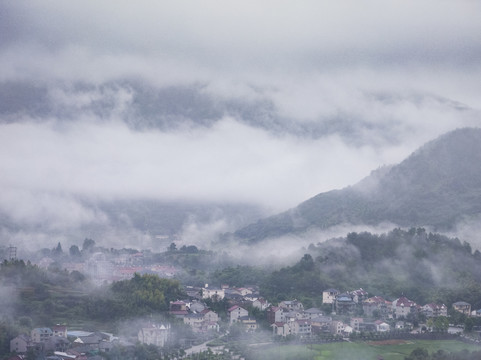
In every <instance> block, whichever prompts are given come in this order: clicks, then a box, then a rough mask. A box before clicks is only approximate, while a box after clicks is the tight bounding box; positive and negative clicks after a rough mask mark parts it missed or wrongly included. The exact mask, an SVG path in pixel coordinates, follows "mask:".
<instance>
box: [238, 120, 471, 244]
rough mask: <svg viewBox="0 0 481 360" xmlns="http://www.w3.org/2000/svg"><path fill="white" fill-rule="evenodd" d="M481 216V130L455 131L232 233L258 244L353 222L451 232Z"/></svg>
mask: <svg viewBox="0 0 481 360" xmlns="http://www.w3.org/2000/svg"><path fill="white" fill-rule="evenodd" d="M476 214H481V128H462V129H456V130H454V131H451V132H449V133H446V134H444V135H441V136H440V137H438V138H436V139H434V140H432V141H429V142H428V143H426V144H425V145H423V146H421V147H420V148H419V149H417V150H416V151H414V152H413V153H412V154H411V155H410V156H408V157H407V158H406V159H405V160H403V161H402V162H401V163H399V164H397V165H392V166H386V167H382V168H380V169H377V170H375V171H373V172H372V173H371V175H369V176H368V177H366V178H364V179H363V180H361V181H360V182H358V183H357V184H354V185H352V186H348V187H346V188H343V189H339V190H331V191H328V192H323V193H320V194H318V195H315V196H314V197H312V198H310V199H308V200H306V201H304V202H302V203H300V204H299V205H298V206H297V207H295V208H292V209H289V210H287V211H285V212H283V213H280V214H277V215H274V216H271V217H268V218H265V219H261V220H259V221H257V222H256V223H253V224H250V225H248V226H246V227H243V228H241V229H239V230H237V231H236V232H234V233H233V236H234V237H235V238H237V239H240V240H242V241H247V242H257V241H260V240H263V239H265V238H273V237H278V236H283V235H287V234H289V233H300V232H304V231H306V230H308V229H311V228H321V229H322V228H328V227H330V226H334V225H339V224H343V223H349V224H353V225H360V224H366V225H377V224H380V223H383V222H391V223H394V224H397V225H399V226H430V227H433V228H434V229H438V230H447V229H451V228H453V227H454V226H455V223H456V221H458V220H460V219H461V218H462V217H464V216H472V215H476Z"/></svg>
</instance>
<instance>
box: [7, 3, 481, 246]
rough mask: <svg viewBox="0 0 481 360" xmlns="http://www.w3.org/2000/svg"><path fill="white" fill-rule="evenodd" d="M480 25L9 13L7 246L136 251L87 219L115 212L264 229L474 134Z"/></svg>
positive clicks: (399, 11)
mask: <svg viewBox="0 0 481 360" xmlns="http://www.w3.org/2000/svg"><path fill="white" fill-rule="evenodd" d="M480 11H481V5H480V4H479V3H478V2H474V1H469V0H466V1H457V2H441V3H440V2H438V1H426V2H423V3H422V4H419V3H415V2H411V1H408V2H401V1H395V2H390V3H389V4H386V3H385V2H382V1H374V0H373V1H368V2H366V3H363V4H360V3H358V2H356V1H343V2H340V3H336V4H333V3H330V2H324V1H321V2H318V1H301V2H296V4H292V3H290V2H285V1H281V2H279V1H276V2H273V1H261V2H253V1H248V2H243V3H242V4H225V3H222V2H219V1H207V2H205V3H203V4H202V6H201V5H199V4H192V3H190V2H186V1H167V2H162V3H157V2H152V1H142V2H140V3H135V4H130V3H128V2H118V1H115V2H114V1H102V2H98V1H95V2H94V1H73V2H68V3H65V2H62V1H51V2H49V3H48V4H45V3H44V2H41V1H28V2H27V1H15V2H3V3H2V4H1V5H0V12H1V13H2V14H3V16H2V23H1V24H0V31H1V33H2V36H1V38H0V66H1V68H2V72H1V74H0V166H1V169H2V171H1V173H0V186H1V187H2V195H1V196H0V219H1V225H2V228H3V231H2V240H1V241H2V242H3V243H8V242H11V241H17V240H16V239H18V238H19V237H22V238H23V239H25V238H29V239H31V240H29V242H31V243H37V244H39V245H41V242H42V240H41V239H42V238H45V237H48V236H53V239H52V240H54V239H55V240H54V241H53V242H54V243H55V241H56V239H57V238H59V239H60V238H65V237H67V238H70V239H71V237H72V236H77V238H76V239H73V240H71V242H72V243H75V242H77V243H78V242H79V240H78V239H82V238H83V237H85V236H87V235H88V234H85V232H86V230H85V229H86V228H89V227H92V226H93V227H101V226H104V229H105V230H104V231H103V232H102V233H101V234H102V235H101V236H102V237H105V239H111V240H109V242H110V241H112V244H115V243H116V242H118V243H119V244H123V243H136V242H138V239H140V238H142V237H143V236H144V235H143V234H138V233H137V232H138V231H139V230H138V229H135V228H133V229H132V231H131V232H127V233H126V234H124V235H119V234H118V233H115V230H114V222H113V221H112V219H111V217H110V216H109V214H106V213H105V212H104V211H103V210H102V209H100V208H99V207H98V206H96V205H95V204H97V202H99V201H114V200H117V199H155V200H158V201H173V202H177V201H183V202H185V201H190V202H196V203H205V202H211V203H216V204H251V205H253V206H256V207H258V209H259V210H258V211H259V215H264V216H265V215H270V214H274V213H276V212H280V211H284V210H286V209H288V208H290V207H293V206H295V205H297V204H298V203H300V202H301V201H304V200H306V199H307V198H309V197H311V196H314V195H316V194H318V193H320V192H323V191H328V190H331V189H337V188H342V187H344V186H347V185H352V184H354V183H356V182H357V181H359V180H361V179H362V178H364V177H365V176H367V175H368V174H369V173H370V171H371V170H373V169H376V168H378V167H379V166H382V165H385V164H394V163H397V162H399V161H401V160H402V159H404V158H405V157H406V156H408V155H409V154H410V153H411V152H412V151H414V150H415V149H416V148H418V147H419V146H421V145H422V144H424V143H425V142H426V141H428V140H431V139H433V138H435V137H437V136H438V135H440V134H442V133H445V132H447V131H449V130H452V129H455V128H458V127H462V126H476V125H477V124H479V114H480V111H479V110H480V102H481V100H480V99H481V96H480V93H481V85H480V84H481V67H480V64H479V57H480V55H481V40H480V38H479V36H478V34H479V33H480V30H481V29H480V27H481V24H480V22H479V18H478V16H477V14H479V13H480ZM86 201H87V203H88V205H86ZM92 204H94V205H93V206H92ZM128 221H129V219H128V218H127V219H126V222H127V223H128ZM213 223H214V224H216V225H215V226H217V229H220V226H221V224H228V225H227V226H225V230H226V231H230V230H233V229H232V228H234V227H235V226H236V225H245V224H234V221H233V220H232V219H230V218H226V219H214V221H213ZM197 226H200V227H206V226H208V225H205V224H194V223H193V222H192V221H190V222H187V223H186V224H185V225H184V230H183V232H184V233H185V234H186V236H190V237H187V238H188V239H192V242H193V243H197V242H199V238H195V236H193V235H192V234H194V233H195V231H197V230H196V229H195V227H197ZM19 228H23V229H24V230H23V233H22V232H20V231H19V230H18V229H19ZM27 229H29V230H27ZM25 232H27V233H28V234H25ZM132 233H134V234H137V235H132V236H133V237H129V235H128V234H132ZM74 234H76V235H74ZM24 235H25V236H26V237H25V236H24ZM199 236H200V235H199ZM67 241H68V240H67ZM149 241H151V239H150V240H149V239H147V240H145V239H144V240H142V241H141V243H142V244H148V243H149ZM189 241H190V240H189ZM42 244H43V243H42ZM49 246H50V245H49Z"/></svg>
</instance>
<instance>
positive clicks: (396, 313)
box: [267, 289, 475, 336]
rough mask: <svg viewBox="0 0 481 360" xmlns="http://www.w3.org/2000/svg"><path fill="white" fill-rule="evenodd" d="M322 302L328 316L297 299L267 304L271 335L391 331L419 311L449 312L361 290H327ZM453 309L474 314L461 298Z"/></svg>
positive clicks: (435, 314) (434, 314)
mask: <svg viewBox="0 0 481 360" xmlns="http://www.w3.org/2000/svg"><path fill="white" fill-rule="evenodd" d="M322 302H323V304H329V305H331V316H325V315H324V314H323V312H322V311H321V310H320V309H317V308H311V309H307V310H305V309H304V307H303V304H302V303H301V302H299V301H297V300H292V301H282V302H280V303H279V304H278V306H271V307H269V308H268V309H267V319H268V321H269V323H270V324H271V327H272V331H273V334H274V335H278V336H288V335H298V336H306V335H307V336H310V335H312V334H322V333H326V334H335V335H341V336H348V335H349V334H351V333H353V332H361V331H366V332H387V331H391V330H393V329H392V326H394V328H395V329H405V328H406V327H409V326H410V323H409V322H408V321H406V320H412V319H415V318H417V317H418V316H419V315H420V314H423V315H424V316H425V317H426V318H433V317H438V316H447V315H448V309H447V307H446V305H444V304H435V303H430V304H425V305H423V306H421V305H418V304H416V303H415V302H414V301H412V300H409V299H408V298H407V297H405V296H401V297H400V298H398V299H396V300H394V301H388V300H385V299H383V298H382V297H380V296H374V297H368V293H367V292H366V291H365V290H363V289H358V290H354V291H348V292H340V291H339V290H336V289H327V290H325V291H323V293H322ZM453 309H454V310H456V311H459V312H461V313H463V314H466V315H468V316H470V315H473V313H472V312H471V305H470V304H468V303H466V302H463V301H460V302H456V303H454V304H453ZM361 314H362V317H361V316H360V315H361ZM336 315H343V316H342V319H349V320H348V321H345V320H344V321H342V320H338V319H340V318H341V317H338V316H336ZM356 315H357V316H356ZM474 315H475V314H474ZM333 316H334V317H335V318H336V320H334V319H333ZM371 319H372V320H371ZM386 321H389V323H391V324H392V325H390V324H389V323H388V322H386ZM394 324H395V325H394Z"/></svg>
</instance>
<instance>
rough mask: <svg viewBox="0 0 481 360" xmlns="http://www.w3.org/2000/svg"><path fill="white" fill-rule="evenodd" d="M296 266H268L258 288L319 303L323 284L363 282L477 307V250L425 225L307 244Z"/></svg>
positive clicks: (389, 292)
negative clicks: (306, 250) (379, 233)
mask: <svg viewBox="0 0 481 360" xmlns="http://www.w3.org/2000/svg"><path fill="white" fill-rule="evenodd" d="M308 251H309V254H306V255H304V257H303V258H302V259H301V260H300V261H299V262H298V263H297V264H296V265H294V266H290V267H285V268H282V269H280V270H278V271H274V272H272V273H271V274H270V275H269V276H268V277H267V278H266V279H265V280H264V283H263V286H262V290H261V291H262V293H263V294H265V295H266V296H267V297H268V298H270V299H272V300H274V301H275V300H284V299H289V298H298V299H300V300H302V301H305V302H306V303H308V304H309V303H310V304H313V305H319V304H320V293H321V292H322V290H323V289H328V288H336V289H339V290H341V291H349V290H354V289H358V288H360V287H361V288H363V289H365V290H366V291H368V292H369V293H370V294H371V295H380V296H383V297H385V298H387V299H395V298H397V297H399V296H400V295H401V294H405V295H406V296H408V297H409V298H412V299H413V300H415V301H416V302H419V303H421V304H424V303H428V302H439V303H445V304H451V303H453V302H456V301H459V300H463V301H467V302H469V303H471V304H472V305H473V309H477V308H479V307H481V279H479V276H478V275H477V274H479V273H481V253H480V252H479V251H477V250H476V251H474V252H473V251H472V249H471V246H470V244H468V243H466V242H463V243H461V241H460V240H458V239H451V238H448V237H446V236H443V235H439V234H433V233H428V232H426V231H425V230H424V229H423V228H417V229H415V228H412V229H410V230H401V229H394V230H392V231H391V232H389V233H386V234H382V235H376V234H371V233H367V232H366V233H350V234H348V235H347V236H346V237H344V238H339V239H333V240H330V241H327V242H325V243H322V244H318V245H311V246H310V247H309V249H308Z"/></svg>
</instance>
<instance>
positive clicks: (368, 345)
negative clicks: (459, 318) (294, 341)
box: [255, 340, 481, 360]
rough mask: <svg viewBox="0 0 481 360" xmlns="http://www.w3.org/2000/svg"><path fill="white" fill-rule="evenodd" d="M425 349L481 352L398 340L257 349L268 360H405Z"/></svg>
mask: <svg viewBox="0 0 481 360" xmlns="http://www.w3.org/2000/svg"><path fill="white" fill-rule="evenodd" d="M416 348H422V349H425V350H427V351H428V352H429V354H432V353H434V352H437V351H438V350H443V351H446V352H459V351H462V350H468V351H470V352H472V351H479V350H481V347H480V346H477V345H470V344H465V343H462V342H460V341H457V340H406V341H405V340H398V341H392V343H389V342H357V343H347V342H342V343H331V344H322V345H316V344H314V345H279V346H277V347H275V346H274V347H269V348H264V349H257V350H256V351H255V354H256V356H255V358H257V359H266V360H270V359H272V360H274V359H276V360H277V359H280V360H290V359H305V360H307V359H313V360H338V359H339V360H340V359H344V360H346V359H348V360H350V359H355V360H364V359H366V360H372V359H374V360H377V359H383V360H404V357H405V356H408V355H409V354H410V353H411V352H412V351H413V350H414V349H416Z"/></svg>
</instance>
